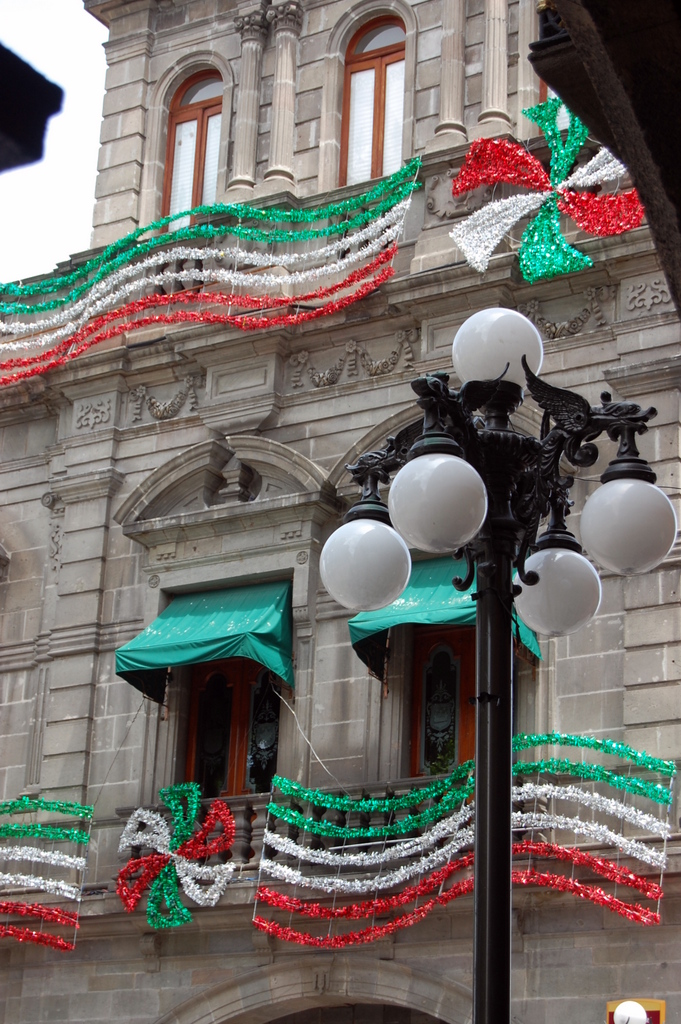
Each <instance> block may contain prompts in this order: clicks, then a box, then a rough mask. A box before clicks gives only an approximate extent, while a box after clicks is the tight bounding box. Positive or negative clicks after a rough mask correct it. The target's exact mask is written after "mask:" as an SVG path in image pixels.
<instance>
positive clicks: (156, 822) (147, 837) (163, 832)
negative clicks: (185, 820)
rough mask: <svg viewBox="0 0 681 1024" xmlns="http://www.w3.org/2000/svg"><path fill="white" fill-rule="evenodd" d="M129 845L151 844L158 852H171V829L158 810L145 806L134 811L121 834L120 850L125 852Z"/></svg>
mask: <svg viewBox="0 0 681 1024" xmlns="http://www.w3.org/2000/svg"><path fill="white" fill-rule="evenodd" d="M140 826H142V827H140ZM128 846H149V847H151V849H152V850H156V851H157V853H169V852H170V829H169V827H168V824H167V822H166V821H164V819H163V817H162V816H161V815H160V814H159V813H158V811H151V810H149V809H147V808H145V807H138V808H137V810H136V811H133V813H132V814H131V815H130V817H129V818H128V821H127V823H126V826H125V828H124V829H123V832H122V834H121V838H120V841H119V843H118V852H119V853H123V852H124V851H125V850H126V849H127V848H128Z"/></svg>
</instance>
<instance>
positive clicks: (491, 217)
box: [451, 98, 644, 284]
mask: <svg viewBox="0 0 681 1024" xmlns="http://www.w3.org/2000/svg"><path fill="white" fill-rule="evenodd" d="M563 106H564V105H563V101H562V100H560V99H558V98H553V99H550V100H547V101H546V102H545V103H540V104H539V105H538V106H536V107H530V108H529V109H527V110H523V114H524V115H525V117H527V118H528V119H529V120H530V121H533V122H534V123H535V124H537V125H538V126H539V127H540V128H541V130H542V132H543V133H544V136H545V138H546V141H547V143H548V147H549V150H550V152H551V166H550V171H549V173H547V172H546V170H545V169H544V167H543V165H542V164H541V163H540V161H539V160H538V159H537V158H536V157H535V156H533V155H532V154H531V153H529V152H528V151H527V150H526V149H525V147H524V146H521V145H519V144H518V143H517V142H509V141H508V140H506V139H476V140H475V142H473V144H472V145H471V147H470V149H469V150H468V153H467V154H466V159H465V160H464V163H463V165H462V167H461V170H460V172H459V174H458V176H457V177H456V179H455V180H454V184H453V187H452V193H453V195H454V196H459V195H463V194H464V193H466V192H471V191H472V190H473V189H476V188H479V186H481V185H497V184H507V185H520V186H522V187H523V188H527V189H530V190H531V191H529V192H523V193H519V194H518V195H512V196H508V197H507V198H505V199H498V200H496V201H495V202H492V203H489V204H488V205H487V206H484V207H483V208H482V209H481V210H478V211H476V212H475V213H473V214H472V215H471V216H470V217H468V218H467V219H466V220H464V221H462V222H461V223H460V224H458V225H457V226H456V227H455V228H454V230H453V231H452V232H451V237H452V238H453V239H454V241H455V242H456V244H457V246H458V247H459V249H460V250H461V252H462V253H463V255H464V256H465V258H466V261H467V262H468V263H469V264H470V266H472V267H474V268H475V270H479V271H480V272H481V273H482V272H483V271H485V270H486V269H487V265H488V263H489V260H490V257H491V255H492V253H493V252H494V250H495V249H496V247H497V245H499V243H500V242H501V240H502V238H503V237H504V235H505V234H506V232H507V231H509V230H510V229H511V228H512V227H513V226H514V225H515V224H517V222H518V221H519V220H521V218H522V217H526V216H527V215H528V214H530V213H533V212H534V211H535V210H536V211H537V213H536V215H535V216H534V218H533V219H532V220H531V221H530V223H529V224H528V225H527V227H526V228H525V231H524V233H523V236H522V240H521V244H520V249H519V250H518V260H519V262H520V270H521V272H522V275H523V277H524V278H525V280H526V281H529V282H530V283H531V284H533V283H534V282H535V281H540V280H542V279H546V278H551V277H556V276H557V275H559V274H569V273H572V272H573V271H575V270H584V269H585V268H586V267H591V266H593V260H592V259H591V257H590V256H587V255H586V254H585V253H582V252H579V250H578V249H575V248H574V247H573V246H571V245H569V244H568V242H567V241H566V240H565V238H564V236H563V234H562V233H561V229H560V215H561V213H563V214H566V215H567V216H568V217H571V218H572V220H573V221H574V222H575V223H576V224H577V226H578V227H580V228H581V229H582V230H583V231H587V232H588V233H589V234H592V235H599V236H607V235H619V234H622V232H624V231H629V230H631V229H632V228H637V227H638V226H639V225H640V224H641V221H642V220H643V216H644V209H643V207H642V205H641V202H640V200H639V197H638V193H637V192H636V189H628V190H626V191H624V192H619V193H613V194H606V195H595V194H594V192H592V191H588V190H589V189H593V188H594V186H597V185H600V184H601V183H603V182H607V181H615V180H616V179H617V178H620V177H622V176H623V175H625V174H626V173H627V172H626V168H625V167H624V165H623V164H621V163H620V162H619V160H616V159H615V157H614V156H613V155H612V153H610V152H609V151H608V150H607V149H600V150H599V151H598V153H596V155H595V156H594V157H593V158H592V159H591V160H590V161H589V162H588V163H586V164H584V165H583V166H581V167H578V168H577V169H576V170H574V171H573V172H572V173H570V171H571V169H572V167H573V165H574V163H575V160H576V159H577V156H578V154H579V151H580V149H581V148H582V146H583V144H584V142H585V140H586V137H587V135H588V128H587V127H586V125H584V124H582V122H581V121H580V120H579V118H578V117H577V116H576V115H575V114H573V113H572V111H570V110H567V108H564V109H565V111H567V114H568V119H569V125H568V129H567V133H566V135H565V138H563V136H562V133H561V130H560V128H559V126H558V120H559V116H560V115H561V108H563ZM577 189H584V190H587V191H577Z"/></svg>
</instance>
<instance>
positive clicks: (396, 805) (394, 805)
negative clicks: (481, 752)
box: [272, 761, 475, 814]
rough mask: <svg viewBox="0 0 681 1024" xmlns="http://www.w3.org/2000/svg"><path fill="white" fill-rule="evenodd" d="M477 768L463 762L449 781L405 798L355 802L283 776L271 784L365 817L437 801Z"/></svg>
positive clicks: (320, 804)
mask: <svg viewBox="0 0 681 1024" xmlns="http://www.w3.org/2000/svg"><path fill="white" fill-rule="evenodd" d="M474 767H475V762H474V761H464V762H463V764H461V765H459V766H458V767H457V768H455V769H454V771H453V772H452V773H451V775H448V776H447V778H446V779H437V780H436V781H435V782H431V783H430V784H429V785H427V786H423V787H421V788H415V789H411V790H409V792H408V793H404V794H403V795H402V796H392V797H376V798H373V797H362V798H361V799H359V800H354V799H353V798H352V797H349V796H335V795H334V794H333V793H323V792H322V790H321V789H306V788H305V787H304V786H301V785H300V783H299V782H294V781H293V780H292V779H285V778H283V777H282V776H281V775H275V776H274V778H273V779H272V785H273V786H275V787H276V788H277V789H278V790H279V791H280V792H281V793H283V794H284V795H285V796H295V797H296V798H297V799H299V800H306V801H307V802H308V803H311V804H313V805H314V806H315V807H328V808H330V809H331V808H333V809H334V810H337V811H345V812H349V813H358V814H359V813H365V814H366V813H367V812H373V811H381V812H389V811H399V810H404V809H406V808H407V807H413V806H414V805H415V804H419V803H422V802H423V801H424V800H436V799H438V797H441V796H442V794H443V793H446V792H447V791H448V790H450V789H452V788H453V787H454V784H455V783H456V782H460V781H461V779H467V778H468V777H469V776H470V774H471V772H472V771H473V769H474Z"/></svg>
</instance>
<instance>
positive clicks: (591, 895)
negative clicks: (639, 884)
mask: <svg viewBox="0 0 681 1024" xmlns="http://www.w3.org/2000/svg"><path fill="white" fill-rule="evenodd" d="M512 877H513V882H514V884H515V885H538V886H542V887H544V888H547V889H556V890H557V891H558V892H569V893H572V895H573V896H579V897H580V899H583V900H590V901H591V903H595V904H596V905H597V906H601V907H607V909H608V910H612V911H613V912H614V913H615V914H620V916H621V917H626V918H628V920H629V921H636V922H637V923H638V924H659V923H660V915H659V914H658V913H656V912H655V911H654V910H646V908H645V907H642V906H641V905H640V904H638V903H625V902H624V901H623V900H618V899H617V897H616V896H609V895H608V893H607V892H603V890H602V889H599V888H598V886H595V885H584V883H583V882H576V881H575V880H574V879H573V878H565V877H564V876H563V875H553V874H549V873H548V872H546V873H541V872H539V871H534V870H533V869H530V870H529V871H513V872H512Z"/></svg>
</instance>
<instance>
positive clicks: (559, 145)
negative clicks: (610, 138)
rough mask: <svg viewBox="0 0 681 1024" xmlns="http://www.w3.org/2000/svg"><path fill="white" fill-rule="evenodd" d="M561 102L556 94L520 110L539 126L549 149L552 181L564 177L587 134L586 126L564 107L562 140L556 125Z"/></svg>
mask: <svg viewBox="0 0 681 1024" xmlns="http://www.w3.org/2000/svg"><path fill="white" fill-rule="evenodd" d="M562 106H563V101H562V100H561V99H559V98H558V97H555V98H553V99H550V100H547V101H546V102H545V103H539V104H538V105H537V106H536V107H528V108H527V109H526V110H523V114H524V115H525V117H526V118H527V119H528V120H529V121H533V122H534V123H535V124H536V125H538V126H539V128H541V130H542V131H543V133H544V136H545V138H546V141H547V143H548V146H549V149H550V150H551V172H550V173H551V184H552V185H560V184H561V183H562V182H563V181H565V179H566V178H567V176H568V174H569V173H570V171H571V169H572V165H573V164H574V162H575V160H576V159H577V156H578V154H579V151H580V149H581V148H582V146H583V145H584V143H585V141H586V138H587V136H588V134H589V129H588V128H587V126H586V125H585V124H583V122H582V121H580V120H579V118H578V117H577V115H576V114H573V113H572V111H571V110H568V108H567V107H566V108H565V109H566V110H567V111H568V114H569V116H570V123H569V125H568V129H567V134H566V136H565V142H563V136H562V132H561V129H560V128H559V127H558V115H559V113H560V108H561V107H562Z"/></svg>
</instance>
